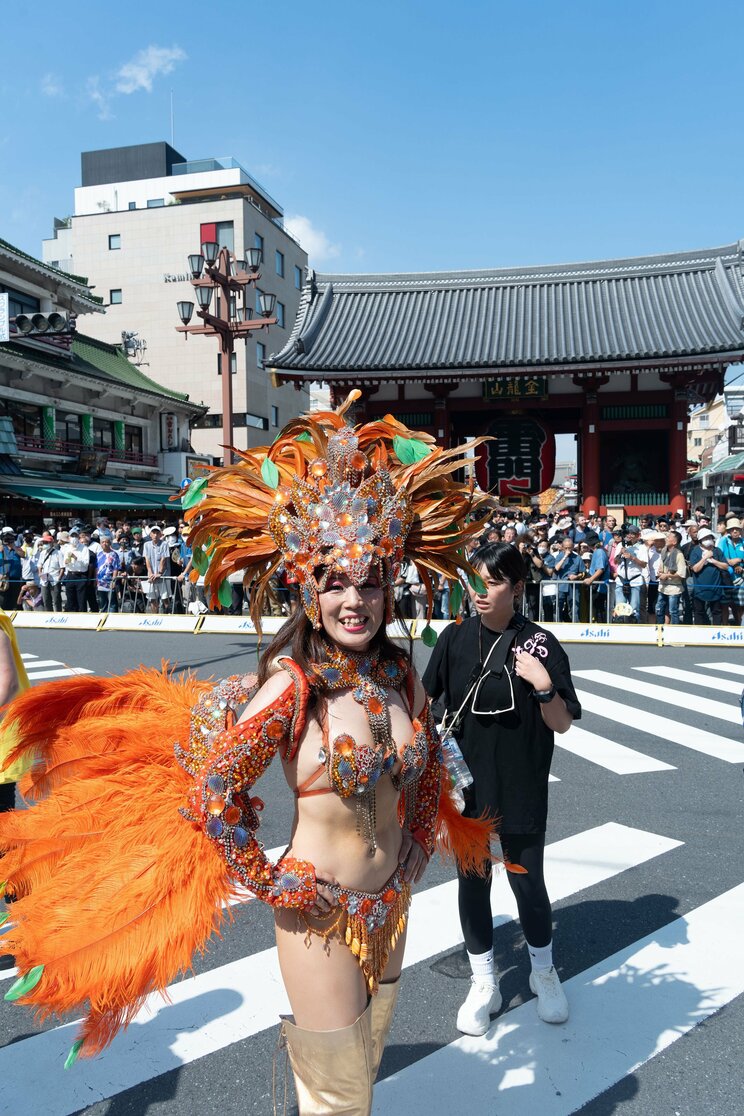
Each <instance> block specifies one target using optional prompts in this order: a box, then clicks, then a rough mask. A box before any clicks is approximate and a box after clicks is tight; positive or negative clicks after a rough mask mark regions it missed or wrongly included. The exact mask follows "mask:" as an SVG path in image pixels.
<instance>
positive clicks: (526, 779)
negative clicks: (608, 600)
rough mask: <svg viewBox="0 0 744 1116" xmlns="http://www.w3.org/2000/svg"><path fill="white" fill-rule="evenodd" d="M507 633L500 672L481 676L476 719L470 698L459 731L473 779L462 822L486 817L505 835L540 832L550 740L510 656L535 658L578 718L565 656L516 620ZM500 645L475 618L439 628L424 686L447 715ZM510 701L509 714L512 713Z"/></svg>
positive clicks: (543, 634) (547, 637)
mask: <svg viewBox="0 0 744 1116" xmlns="http://www.w3.org/2000/svg"><path fill="white" fill-rule="evenodd" d="M512 634H513V643H512V646H511V648H510V650H509V652H508V654H507V656H506V663H505V666H504V669H503V671H501V673H500V674H499V675H494V674H491V673H489V674H488V675H487V676H486V678H485V680H484V682H483V684H482V686H481V687H480V688H479V690H478V694H477V699H476V705H475V708H476V710H477V711H478V712H475V713H474V712H473V711H472V705H473V699H472V698H471V700H470V701H469V702H468V706H469V708H468V709H467V710H466V711H465V712H464V715H463V717H462V718H461V720H460V728H459V730H458V731H457V732H456V736H457V740H458V743H459V744H460V747H461V749H462V753H463V756H464V758H465V762H466V763H467V765H468V767H469V768H470V770H471V772H472V775H473V784H472V786H471V787H469V788H468V789H467V791H466V792H465V815H466V816H467V817H477V816H479V815H480V814H482V813H483V812H484V811H487V812H488V813H489V814H490V815H492V816H493V817H495V818H497V819H499V829H500V830H501V832H502V833H515V834H517V833H544V832H545V827H546V823H547V816H548V775H549V774H550V763H551V760H552V757H553V739H554V734H553V731H552V729H549V728H548V726H547V725H546V724H545V722H544V721H543V719H542V716H541V713H540V705H539V703H538V702H536V701H535V699H534V698H533V697H532V696H531V695H532V690H533V687H532V686H531V685H530V684H529V683H528V682H525V681H524V680H523V679H521V678H519V677H518V676H517V675H516V674H515V672H514V654H513V651H514V649H515V648H523V649H524V650H525V651H528V652H529V653H530V654H533V655H535V656H536V657H538V658H539V660H540V662H541V663H542V664H543V666H544V667H545V668H546V670H547V672H548V674H549V675H550V677H551V680H552V682H553V683H554V685H555V687H556V689H557V691H558V693H559V694H560V696H561V697H562V698H563V700H564V701H565V703H566V706H567V708H568V711H569V713H570V714H571V716H572V717H573V718H574V719H575V720H577V719H578V718H579V717H580V716H581V706H580V704H579V702H578V699H577V697H576V692H575V690H574V687H573V682H572V681H571V668H570V666H569V662H568V656H567V655H566V653H565V651H564V650H563V648H562V647H561V645H560V644H559V643H558V640H557V639H556V638H555V636H553V635H552V634H551V633H550V632H548V631H546V630H545V629H544V628H541V627H540V626H539V625H538V624H533V623H532V621H531V620H527V619H525V617H524V616H521V615H520V614H519V613H517V614H515V616H514V617H513V619H512V621H511V623H510V625H509V628H508V629H507V635H506V638H507V639H508V638H510V637H511V636H512ZM498 638H499V634H498V633H496V632H491V631H489V629H488V628H486V627H485V626H484V625H482V624H481V622H480V618H479V617H471V618H470V619H468V620H464V621H463V622H462V624H449V625H448V626H447V627H446V628H445V629H444V632H443V633H442V635H441V636H440V637H439V639H438V641H437V643H436V646H435V647H434V650H433V652H432V656H431V659H430V660H429V664H428V666H427V668H426V670H425V671H424V676H423V683H424V687H425V689H426V692H427V693H428V694H429V696H430V697H431V698H432V699H434V700H436V699H438V698H441V699H442V700H443V702H444V703H446V708H447V711H448V713H449V714H453V713H455V712H456V711H457V709H458V708H459V706H460V704H461V702H462V700H463V698H464V697H465V694H466V693H467V691H468V688H469V686H470V685H472V682H473V681H474V680H475V678H476V677H477V676H478V673H479V669H480V664H481V663H482V662H483V661H485V658H486V656H487V655H488V652H489V651H490V649H491V647H492V646H493V644H494V642H495V641H496V640H497V639H498ZM495 655H496V651H494V656H495ZM512 694H513V705H514V708H513V709H511V710H509V706H510V705H511V704H512ZM495 710H509V711H508V712H501V713H494V712H493V711H495Z"/></svg>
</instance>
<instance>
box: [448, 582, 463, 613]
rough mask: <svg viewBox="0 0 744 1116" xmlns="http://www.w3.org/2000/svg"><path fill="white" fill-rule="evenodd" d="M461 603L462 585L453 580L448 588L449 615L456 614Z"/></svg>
mask: <svg viewBox="0 0 744 1116" xmlns="http://www.w3.org/2000/svg"><path fill="white" fill-rule="evenodd" d="M461 604H462V585H461V584H460V582H459V581H455V582H454V584H453V586H452V588H451V589H450V604H449V606H450V615H451V616H457V614H458V612H459V611H460V605H461Z"/></svg>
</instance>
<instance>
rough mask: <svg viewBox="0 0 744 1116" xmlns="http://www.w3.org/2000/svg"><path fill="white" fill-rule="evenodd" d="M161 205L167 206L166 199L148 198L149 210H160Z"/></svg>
mask: <svg viewBox="0 0 744 1116" xmlns="http://www.w3.org/2000/svg"><path fill="white" fill-rule="evenodd" d="M161 205H165V198H148V199H147V208H148V209H160V206H161Z"/></svg>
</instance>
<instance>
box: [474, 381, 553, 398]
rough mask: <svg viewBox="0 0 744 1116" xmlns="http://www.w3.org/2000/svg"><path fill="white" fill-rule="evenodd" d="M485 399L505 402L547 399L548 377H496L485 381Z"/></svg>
mask: <svg viewBox="0 0 744 1116" xmlns="http://www.w3.org/2000/svg"><path fill="white" fill-rule="evenodd" d="M483 398H484V399H487V400H496V399H503V400H504V401H505V402H507V403H508V402H509V401H512V400H522V399H547V398H548V377H547V376H494V377H493V378H492V379H490V380H484V381H483Z"/></svg>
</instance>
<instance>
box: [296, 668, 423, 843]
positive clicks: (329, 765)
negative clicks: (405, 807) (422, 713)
mask: <svg viewBox="0 0 744 1116" xmlns="http://www.w3.org/2000/svg"><path fill="white" fill-rule="evenodd" d="M313 669H314V671H315V676H316V679H317V681H316V682H315V683H314V684H315V685H316V686H317V688H318V689H319V690H322V691H326V692H333V691H335V690H351V696H352V697H353V698H354V701H356V702H358V704H359V705H361V706H363V707H364V710H365V712H366V714H367V721H368V723H369V729H370V733H371V736H372V746H371V747H368V746H365V745H359V744H357V743H356V742H355V740H354V739H353V737H351V736H350V735H349V734H348V733H342V734H341V735H340V736H338V737H337V738H336V739H335V740H334V741H330V740H328V741H327V743H324V746H323V748H322V749H321V753H320V755H319V756H318V759H319V760H320V762H321V763H324V764H325V765H326V770H327V772H328V780H329V782H330V784H331V787H332V788H333V790H334V791H335V792H336V793H337V794H338V795H340V796H341V797H342V798H350V797H351V796H352V795H353V796H355V797H356V810H357V832H358V833H359V834H360V835H361V836H362V837H363V838H364V840H365V841H366V842H367V847H368V850H369V854H370V856H373V855H374V853H375V850H376V848H377V841H376V836H375V829H376V820H377V812H376V799H375V786H376V784H377V782H378V780H379V779H380V776H381V775H383V774H385V773H388V772H389V773H390V774H391V776H392V770H393V767H394V765H395V761H396V758H397V757H396V754H395V748H394V745H393V734H392V728H391V724H390V704H389V701H388V696H387V693H386V689H393V690H399V689H401V687H402V686H403V683H404V682H405V678H406V669H407V668H406V666H405V663H404V662H403V661H402V660H394V659H382V658H381V656H380V654H379V652H378V651H370V652H361V653H360V652H353V651H343V650H342V649H341V648H340V647H329V649H328V655H327V658H326V660H325V661H324V662H322V663H318V664H317V665H315V666H314V668H313ZM324 737H325V733H324ZM393 783H394V784H395V785H398V784H397V782H396V779H395V778H393Z"/></svg>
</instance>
